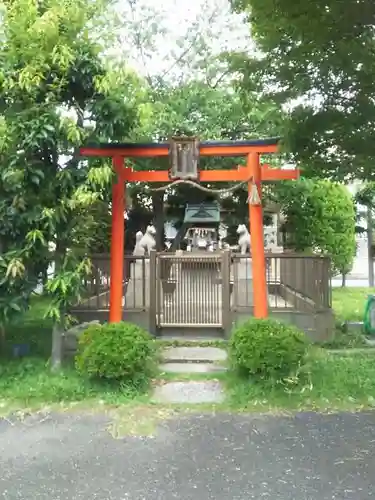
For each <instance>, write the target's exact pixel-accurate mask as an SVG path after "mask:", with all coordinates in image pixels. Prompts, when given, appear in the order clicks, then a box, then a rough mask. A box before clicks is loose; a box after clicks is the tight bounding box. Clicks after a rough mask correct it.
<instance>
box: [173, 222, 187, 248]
mask: <svg viewBox="0 0 375 500" xmlns="http://www.w3.org/2000/svg"><path fill="white" fill-rule="evenodd" d="M187 229H188V228H187V226H186V224H182V226H181V227H180V229H179V230H178V231H177V234H176V236H175V238H174V240H173V241H172V245H171V246H170V248H169V250H168V252H175V251H176V250H178V249H179V247H180V245H181V241H182V239H183V237H184V236H185V233H186V231H187Z"/></svg>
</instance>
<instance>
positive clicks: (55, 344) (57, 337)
mask: <svg viewBox="0 0 375 500" xmlns="http://www.w3.org/2000/svg"><path fill="white" fill-rule="evenodd" d="M62 335H63V328H62V326H61V325H60V324H57V323H56V324H54V325H53V329H52V352H51V370H52V371H53V372H56V371H58V370H60V368H61V364H62Z"/></svg>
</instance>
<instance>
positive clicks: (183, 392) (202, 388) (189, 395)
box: [153, 380, 225, 404]
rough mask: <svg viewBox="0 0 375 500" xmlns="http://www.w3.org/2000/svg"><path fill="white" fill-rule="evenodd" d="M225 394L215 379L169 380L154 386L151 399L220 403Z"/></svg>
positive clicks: (170, 401)
mask: <svg viewBox="0 0 375 500" xmlns="http://www.w3.org/2000/svg"><path fill="white" fill-rule="evenodd" d="M224 398H225V394H224V391H223V388H222V386H221V384H220V382H218V381H217V380H207V381H191V382H169V383H167V384H164V385H159V386H158V387H156V388H155V391H154V394H153V400H154V401H155V402H158V403H176V404H178V403H185V404H199V403H221V402H222V401H224Z"/></svg>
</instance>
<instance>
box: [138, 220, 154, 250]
mask: <svg viewBox="0 0 375 500" xmlns="http://www.w3.org/2000/svg"><path fill="white" fill-rule="evenodd" d="M155 235H156V229H155V227H154V226H147V229H146V232H145V234H142V231H138V233H137V234H136V236H135V238H136V243H135V247H134V251H133V254H134V255H145V254H147V255H150V251H151V250H153V249H154V248H155V247H156V240H155ZM136 250H137V252H139V253H137V254H135V251H136Z"/></svg>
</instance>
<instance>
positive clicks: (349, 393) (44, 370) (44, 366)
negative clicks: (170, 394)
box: [0, 289, 375, 425]
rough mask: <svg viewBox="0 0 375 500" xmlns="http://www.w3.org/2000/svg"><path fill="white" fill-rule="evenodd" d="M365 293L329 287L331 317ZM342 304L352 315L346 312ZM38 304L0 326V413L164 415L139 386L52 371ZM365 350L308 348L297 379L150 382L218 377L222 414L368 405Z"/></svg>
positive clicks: (374, 364)
mask: <svg viewBox="0 0 375 500" xmlns="http://www.w3.org/2000/svg"><path fill="white" fill-rule="evenodd" d="M368 293H370V291H369V290H368V289H337V290H334V307H335V310H336V311H337V313H338V316H339V317H340V318H341V319H343V318H346V319H353V317H354V314H357V316H356V318H360V314H361V313H360V309H361V307H363V305H364V303H365V299H366V296H367V294H368ZM345 304H346V305H345ZM349 305H350V307H351V308H352V309H351V310H352V311H354V313H353V312H352V313H350V312H349V310H350V307H349ZM45 307H46V301H45V300H44V299H37V300H35V302H34V304H33V307H32V308H31V310H30V311H29V312H28V313H27V314H26V315H25V316H24V317H23V318H20V319H19V321H17V322H15V323H14V324H13V325H10V326H9V327H8V329H7V332H6V333H7V336H6V342H7V349H6V353H5V356H4V353H3V356H2V357H1V358H0V414H1V413H3V414H4V413H8V412H9V411H12V410H13V409H25V408H26V409H35V408H39V407H41V406H50V405H55V404H56V405H58V406H63V407H69V405H70V404H71V403H77V402H78V404H79V405H82V406H84V407H86V408H87V407H90V408H96V407H100V408H102V407H103V405H104V407H112V406H119V407H120V408H123V411H127V412H130V413H129V415H132V408H133V409H134V411H136V410H135V408H138V409H139V411H141V412H142V414H145V415H148V414H154V411H155V412H162V413H163V412H164V410H165V408H164V407H163V406H161V405H154V404H151V402H150V397H149V394H148V391H147V388H145V387H134V386H133V387H132V386H129V385H125V384H123V385H116V386H114V385H111V384H103V383H102V384H99V383H93V382H90V381H88V380H85V379H84V378H82V377H80V376H79V375H78V374H77V373H76V371H75V370H74V367H73V366H66V367H64V369H63V370H61V372H59V373H54V374H52V373H51V371H50V368H49V356H50V352H51V327H52V325H51V323H50V322H49V321H48V320H45V319H43V314H44V311H45ZM343 335H344V334H343ZM24 343H25V344H26V343H28V344H29V345H30V353H29V355H28V356H26V357H24V358H22V359H19V358H14V356H13V347H14V345H16V344H24ZM158 343H159V344H160V342H158ZM194 345H196V344H194ZM369 351H370V352H369V354H354V352H353V354H352V355H350V356H345V357H341V356H339V355H335V356H334V355H331V354H329V353H328V352H327V351H326V350H323V349H318V348H315V349H314V353H315V354H314V356H312V357H311V359H310V361H309V364H308V370H307V372H306V373H308V375H307V374H305V375H304V377H303V379H302V380H300V381H299V383H298V384H293V383H289V384H287V385H285V384H284V385H282V384H278V385H276V386H270V385H269V384H266V383H260V382H254V381H252V380H241V379H238V377H236V376H235V375H234V374H232V373H231V372H228V373H226V374H216V375H202V374H196V375H191V376H186V375H177V374H176V375H171V374H161V375H160V376H159V377H158V380H156V383H161V381H162V380H163V381H170V380H185V381H186V380H187V379H198V380H199V379H200V380H202V379H206V378H216V379H219V380H220V381H221V382H222V384H223V385H224V386H225V387H226V391H227V399H226V401H225V402H224V403H223V404H221V405H218V406H217V409H218V410H219V409H221V410H223V411H269V410H271V411H275V410H276V411H279V410H295V409H317V410H318V409H319V410H334V409H358V408H365V407H366V408H371V407H375V350H370V349H369ZM372 353H374V354H372ZM126 408H129V410H126ZM203 408H204V405H203V406H202V408H201V409H202V410H203ZM211 408H212V407H211ZM153 409H154V410H153ZM185 409H186V407H185ZM190 409H191V408H190ZM137 411H138V410H137ZM145 425H147V423H145Z"/></svg>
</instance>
